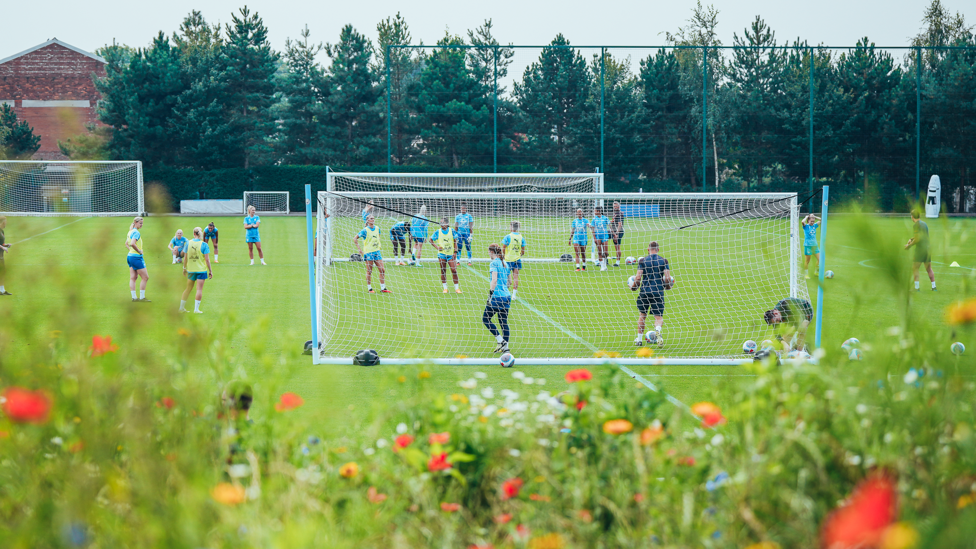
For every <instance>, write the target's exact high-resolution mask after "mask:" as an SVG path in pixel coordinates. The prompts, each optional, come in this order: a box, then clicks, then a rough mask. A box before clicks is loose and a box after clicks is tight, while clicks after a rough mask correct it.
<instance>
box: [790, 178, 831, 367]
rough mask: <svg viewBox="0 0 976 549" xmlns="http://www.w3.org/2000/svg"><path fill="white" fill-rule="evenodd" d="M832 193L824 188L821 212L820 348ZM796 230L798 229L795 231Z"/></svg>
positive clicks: (816, 334) (817, 339)
mask: <svg viewBox="0 0 976 549" xmlns="http://www.w3.org/2000/svg"><path fill="white" fill-rule="evenodd" d="M829 191H830V187H829V186H826V185H825V186H824V188H823V206H822V207H821V210H820V283H819V284H818V285H817V323H816V327H815V328H814V334H813V345H814V347H816V348H817V349H819V348H820V336H821V335H822V331H821V328H822V326H823V300H824V294H823V285H824V271H825V270H826V269H825V268H824V265H825V264H826V263H827V197H828V194H829ZM794 230H796V229H794Z"/></svg>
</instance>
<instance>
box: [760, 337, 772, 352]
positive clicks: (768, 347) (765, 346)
mask: <svg viewBox="0 0 976 549" xmlns="http://www.w3.org/2000/svg"><path fill="white" fill-rule="evenodd" d="M759 349H760V350H761V351H772V350H773V342H772V340H769V339H766V340H763V342H762V345H760V347H759Z"/></svg>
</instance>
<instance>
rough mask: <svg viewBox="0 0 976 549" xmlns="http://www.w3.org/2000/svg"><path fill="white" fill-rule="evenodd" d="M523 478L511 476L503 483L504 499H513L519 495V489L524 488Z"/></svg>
mask: <svg viewBox="0 0 976 549" xmlns="http://www.w3.org/2000/svg"><path fill="white" fill-rule="evenodd" d="M522 484H523V483H522V479H520V478H510V479H508V480H506V481H505V482H503V483H502V499H512V498H514V497H518V495H519V490H521V489H522Z"/></svg>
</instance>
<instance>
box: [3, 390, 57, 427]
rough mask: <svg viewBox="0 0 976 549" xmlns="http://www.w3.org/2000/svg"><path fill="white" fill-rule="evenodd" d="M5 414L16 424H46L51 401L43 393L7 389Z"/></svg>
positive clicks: (4, 404)
mask: <svg viewBox="0 0 976 549" xmlns="http://www.w3.org/2000/svg"><path fill="white" fill-rule="evenodd" d="M3 398H4V399H5V400H4V403H3V413H4V414H6V415H7V417H9V418H10V419H11V420H12V421H14V422H16V423H34V424H41V423H46V422H47V420H48V414H49V413H50V412H51V399H50V398H49V397H48V396H47V395H46V394H44V392H43V391H31V390H28V389H24V388H22V387H7V388H6V389H5V390H4V391H3Z"/></svg>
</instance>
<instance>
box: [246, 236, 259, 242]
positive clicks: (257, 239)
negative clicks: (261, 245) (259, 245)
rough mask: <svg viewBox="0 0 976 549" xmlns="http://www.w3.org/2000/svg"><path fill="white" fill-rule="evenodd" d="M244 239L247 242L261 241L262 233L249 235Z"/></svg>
mask: <svg viewBox="0 0 976 549" xmlns="http://www.w3.org/2000/svg"><path fill="white" fill-rule="evenodd" d="M244 241H245V242H261V236H260V235H254V236H251V235H248V236H247V237H246V238H245V239H244Z"/></svg>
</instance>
